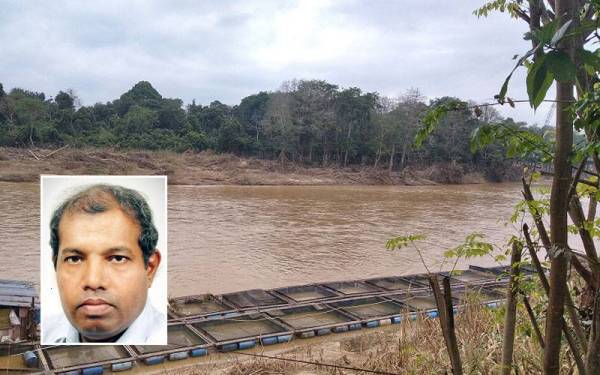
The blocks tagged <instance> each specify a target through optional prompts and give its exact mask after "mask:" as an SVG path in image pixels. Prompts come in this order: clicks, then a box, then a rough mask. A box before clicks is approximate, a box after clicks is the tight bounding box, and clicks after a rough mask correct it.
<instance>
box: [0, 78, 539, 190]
mask: <svg viewBox="0 0 600 375" xmlns="http://www.w3.org/2000/svg"><path fill="white" fill-rule="evenodd" d="M452 100H455V98H451V97H444V98H439V99H435V100H432V101H430V102H429V103H427V102H426V100H425V98H424V97H423V96H422V95H421V94H420V93H419V91H418V90H416V89H411V90H408V91H407V92H406V93H405V94H404V95H402V96H401V97H399V98H396V99H390V98H387V97H384V96H381V95H379V94H377V93H375V92H363V91H362V90H361V89H360V88H356V87H351V88H345V89H344V88H340V87H339V86H337V85H334V84H331V83H328V82H326V81H321V80H293V81H288V82H285V83H284V84H282V86H281V88H280V89H279V90H277V91H274V92H259V93H257V94H254V95H250V96H247V97H245V98H243V99H242V100H241V102H240V103H239V104H238V105H234V106H229V105H226V104H223V103H221V102H219V101H213V102H212V103H210V104H209V105H206V106H204V105H201V104H197V103H196V102H195V101H192V103H191V104H189V105H187V106H184V103H183V101H182V100H181V99H171V98H164V97H162V95H161V94H160V93H159V92H158V91H157V90H156V89H154V87H152V85H151V84H150V83H149V82H146V81H141V82H138V83H137V84H136V85H135V86H133V87H132V88H131V89H130V90H129V91H127V92H126V93H124V94H122V95H121V96H120V97H119V98H118V99H116V100H114V101H112V102H107V103H96V104H94V105H92V106H80V105H78V101H79V99H78V98H77V96H76V95H75V94H74V93H73V91H71V90H67V91H60V92H59V93H58V94H57V95H56V96H55V97H54V98H52V97H50V98H49V97H47V96H46V95H45V94H44V93H41V92H33V91H28V90H24V89H20V88H13V89H12V90H10V91H9V92H8V93H7V92H5V90H4V89H3V87H2V84H0V146H11V147H33V146H35V147H60V146H63V145H66V144H68V145H70V146H71V147H85V146H92V147H115V148H119V149H151V150H157V149H166V150H173V151H177V152H182V151H186V150H197V151H201V150H206V149H211V150H214V151H216V152H219V153H234V154H237V155H240V156H255V157H259V158H265V159H279V160H281V161H282V162H283V163H285V162H288V161H291V162H295V163H301V164H304V165H315V166H318V165H340V166H348V165H370V166H374V167H378V168H387V169H389V170H401V169H403V168H405V167H406V166H426V165H431V164H435V163H438V164H444V163H448V165H450V164H452V165H461V166H463V167H466V168H468V169H473V170H478V171H482V172H484V173H485V174H486V176H487V177H488V178H490V179H492V180H497V179H501V176H500V175H499V173H501V171H502V170H504V169H506V168H508V166H509V165H511V164H512V161H511V160H507V159H506V156H505V150H504V149H503V147H502V146H499V145H498V146H492V147H487V148H486V149H485V150H484V151H478V152H476V153H472V152H471V150H470V147H469V136H468V135H469V134H470V133H471V132H472V131H473V130H474V129H475V128H477V127H478V126H479V125H481V124H482V123H492V122H494V123H499V122H500V123H503V124H504V126H506V127H508V128H514V129H528V130H530V131H532V132H536V133H543V132H544V129H540V128H536V127H530V128H528V127H527V126H526V124H525V123H515V122H514V121H513V120H512V119H510V118H508V119H504V118H502V117H501V116H499V114H498V112H497V111H496V110H494V108H492V107H480V108H478V109H477V110H476V111H472V110H471V109H469V108H464V109H462V110H458V111H454V112H453V113H452V114H451V115H450V116H447V117H446V118H444V119H443V120H442V123H441V125H440V126H439V128H438V130H437V131H436V132H435V133H434V134H433V136H432V137H430V138H429V139H428V140H427V142H426V144H425V145H424V146H423V147H422V148H420V149H416V148H415V147H414V145H413V140H414V136H415V133H416V131H417V129H418V127H419V123H420V119H421V118H422V117H423V116H424V114H425V113H426V112H427V111H428V109H430V108H432V107H435V106H438V105H440V104H443V103H446V102H448V101H452Z"/></svg>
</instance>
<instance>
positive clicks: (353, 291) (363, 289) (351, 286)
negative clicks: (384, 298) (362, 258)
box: [325, 281, 381, 296]
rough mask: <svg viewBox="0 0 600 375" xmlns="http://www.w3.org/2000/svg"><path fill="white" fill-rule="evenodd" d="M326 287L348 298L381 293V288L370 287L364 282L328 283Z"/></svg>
mask: <svg viewBox="0 0 600 375" xmlns="http://www.w3.org/2000/svg"><path fill="white" fill-rule="evenodd" d="M325 286H326V287H327V288H329V289H333V290H335V291H336V292H338V293H341V294H343V295H346V296H348V295H357V294H369V293H377V292H381V289H380V288H377V287H375V286H373V285H369V284H367V283H365V282H363V281H341V282H335V283H328V284H325Z"/></svg>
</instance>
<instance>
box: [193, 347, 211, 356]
mask: <svg viewBox="0 0 600 375" xmlns="http://www.w3.org/2000/svg"><path fill="white" fill-rule="evenodd" d="M207 354H208V350H206V349H204V348H198V349H192V351H191V352H190V355H191V356H192V357H202V356H205V355H207Z"/></svg>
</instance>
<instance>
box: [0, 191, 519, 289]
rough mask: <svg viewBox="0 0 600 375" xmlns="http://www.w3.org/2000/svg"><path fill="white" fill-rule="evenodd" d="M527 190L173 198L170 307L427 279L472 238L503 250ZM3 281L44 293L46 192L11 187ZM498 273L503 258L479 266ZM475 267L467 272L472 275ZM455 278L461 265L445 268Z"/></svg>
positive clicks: (0, 213) (0, 215)
mask: <svg viewBox="0 0 600 375" xmlns="http://www.w3.org/2000/svg"><path fill="white" fill-rule="evenodd" d="M519 197H520V185H519V184H512V183H511V184H481V185H445V186H420V187H407V186H310V187H306V186H279V187H278V186H180V185H174V186H173V185H172V186H169V195H168V199H169V204H168V205H169V212H168V215H169V219H168V225H169V228H168V230H169V233H168V236H169V237H168V238H169V244H168V246H169V249H168V264H169V268H168V280H169V295H171V296H180V295H189V294H198V293H204V292H211V293H224V292H231V291H237V290H244V289H252V288H274V287H280V286H286V285H297V284H305V283H311V282H321V281H336V280H345V279H358V278H368V277H375V276H387V275H396V274H407V273H415V272H421V271H423V270H424V266H423V265H422V263H421V261H420V259H419V257H418V255H417V253H416V250H415V249H414V248H407V249H402V250H399V251H393V252H392V251H389V250H387V249H385V242H386V240H387V239H389V238H391V237H393V236H395V235H406V234H422V235H425V236H426V239H425V240H423V241H420V242H418V246H419V249H420V251H421V252H422V254H423V255H424V257H425V259H426V262H427V263H428V265H429V266H430V267H432V268H433V269H436V270H437V269H439V267H440V264H441V262H442V260H443V256H442V253H443V251H444V250H446V249H448V248H451V247H454V246H456V245H458V244H459V243H461V241H462V240H463V239H464V237H465V236H466V235H467V234H469V233H472V232H479V233H482V234H484V235H485V238H486V240H488V241H490V242H493V243H495V244H497V245H499V246H501V245H502V244H503V243H505V242H506V240H507V239H508V238H509V237H510V235H511V234H513V233H515V229H514V227H513V226H512V225H510V224H509V225H506V223H507V221H508V219H509V217H510V215H511V214H512V211H513V207H514V205H515V204H516V203H517V202H518V200H519ZM0 206H1V207H2V210H0V233H1V234H0V259H3V261H2V262H0V278H4V279H6V278H11V279H21V280H28V281H32V282H34V283H35V284H36V285H37V283H38V282H39V261H40V257H39V247H40V245H39V187H38V184H33V183H9V182H0ZM470 263H472V264H480V265H493V264H495V262H494V260H493V259H492V258H491V257H487V258H482V259H473V260H470ZM464 264H466V263H463V265H464ZM443 268H444V269H447V268H449V265H447V264H446V265H444V267H443Z"/></svg>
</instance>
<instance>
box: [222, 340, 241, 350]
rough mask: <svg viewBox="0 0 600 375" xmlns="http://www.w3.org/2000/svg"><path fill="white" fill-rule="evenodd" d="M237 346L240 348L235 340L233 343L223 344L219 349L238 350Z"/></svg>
mask: <svg viewBox="0 0 600 375" xmlns="http://www.w3.org/2000/svg"><path fill="white" fill-rule="evenodd" d="M237 348H238V344H237V343H235V342H234V343H233V344H225V345H221V347H220V348H219V349H220V350H221V351H222V352H231V351H234V350H237Z"/></svg>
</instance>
